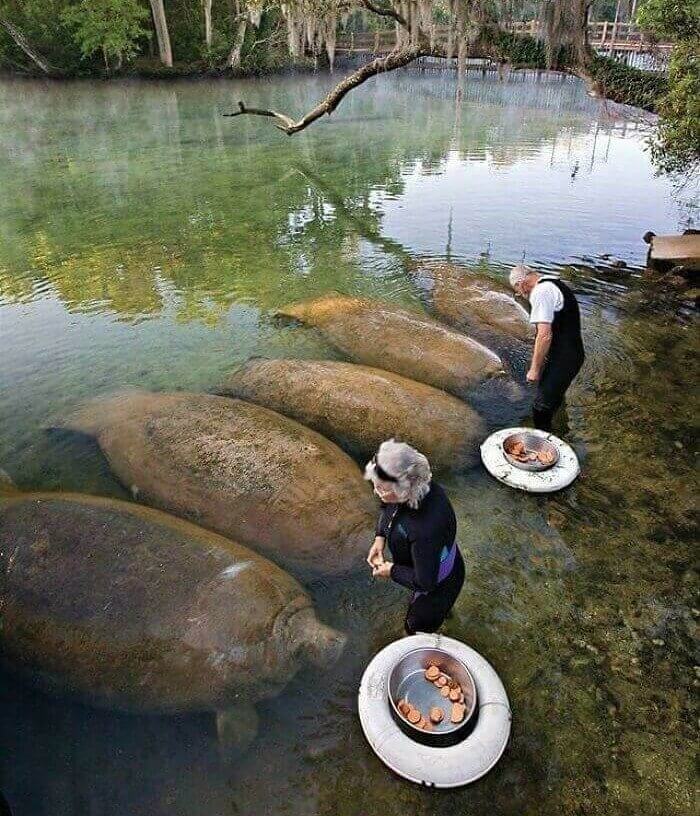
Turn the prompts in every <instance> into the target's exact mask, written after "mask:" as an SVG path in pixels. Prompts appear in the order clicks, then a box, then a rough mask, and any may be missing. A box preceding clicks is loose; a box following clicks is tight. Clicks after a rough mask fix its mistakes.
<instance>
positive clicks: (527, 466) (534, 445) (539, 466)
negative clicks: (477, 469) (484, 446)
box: [503, 431, 559, 472]
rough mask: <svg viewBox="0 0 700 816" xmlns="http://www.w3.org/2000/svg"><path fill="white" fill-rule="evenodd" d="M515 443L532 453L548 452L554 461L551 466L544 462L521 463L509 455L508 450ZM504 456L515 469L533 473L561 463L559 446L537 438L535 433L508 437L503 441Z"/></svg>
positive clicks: (523, 433) (515, 434) (522, 433)
mask: <svg viewBox="0 0 700 816" xmlns="http://www.w3.org/2000/svg"><path fill="white" fill-rule="evenodd" d="M515 442H522V443H523V444H524V445H525V447H526V448H528V449H529V450H531V451H537V452H538V451H545V450H546V451H548V452H549V453H551V454H552V455H553V456H554V459H553V461H552V462H551V464H549V465H545V464H543V463H542V462H539V461H537V462H521V461H520V460H519V459H516V458H515V457H514V456H511V455H510V454H509V453H508V450H507V449H508V448H510V447H511V446H512V445H513V444H514V443H515ZM503 455H504V456H505V457H506V460H507V461H508V462H510V464H511V465H513V467H516V468H520V470H530V471H533V472H538V471H542V470H549V469H550V468H553V467H554V465H556V463H557V462H558V461H559V451H558V450H557V446H556V445H554V444H552V442H550V441H549V440H547V439H542V438H541V437H539V436H536V435H535V434H533V433H527V431H525V432H520V433H514V434H511V435H510V436H507V437H506V438H505V439H504V440H503Z"/></svg>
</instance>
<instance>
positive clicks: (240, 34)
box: [226, 17, 248, 70]
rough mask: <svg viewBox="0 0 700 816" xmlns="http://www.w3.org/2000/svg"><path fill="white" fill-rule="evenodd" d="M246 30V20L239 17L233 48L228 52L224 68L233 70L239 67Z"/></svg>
mask: <svg viewBox="0 0 700 816" xmlns="http://www.w3.org/2000/svg"><path fill="white" fill-rule="evenodd" d="M247 28H248V18H247V17H241V18H240V19H239V20H238V26H237V28H236V35H235V36H234V38H233V47H232V48H231V50H230V51H229V54H228V57H227V58H226V67H227V68H233V69H234V70H235V69H237V68H240V67H241V52H242V51H243V43H244V41H245V33H246V30H247Z"/></svg>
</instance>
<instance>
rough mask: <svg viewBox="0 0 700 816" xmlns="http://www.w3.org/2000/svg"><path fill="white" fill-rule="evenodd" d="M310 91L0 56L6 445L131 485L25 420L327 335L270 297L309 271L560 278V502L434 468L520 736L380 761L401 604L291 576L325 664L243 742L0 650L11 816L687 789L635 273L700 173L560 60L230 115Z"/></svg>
mask: <svg viewBox="0 0 700 816" xmlns="http://www.w3.org/2000/svg"><path fill="white" fill-rule="evenodd" d="M328 84H329V81H328V80H327V79H326V78H303V79H300V78H298V77H297V78H276V79H273V80H259V81H254V82H235V83H234V82H195V83H185V82H183V83H143V82H139V83H136V82H134V83H126V82H125V83H113V84H94V83H89V82H80V83H74V84H72V83H63V84H54V83H39V82H24V81H19V82H17V81H7V80H5V81H2V82H0V153H1V159H0V190H2V195H1V196H0V466H2V467H3V468H4V469H5V470H7V471H8V472H9V473H10V474H11V475H12V477H13V478H14V479H15V481H16V482H17V483H18V484H19V485H20V486H22V487H24V488H27V489H30V488H50V489H63V490H83V491H86V492H93V493H100V494H104V495H113V496H120V497H127V495H126V493H125V491H124V490H123V489H122V488H121V487H120V486H119V485H118V484H117V483H116V482H115V481H114V479H113V478H112V477H111V475H110V473H109V469H108V467H107V465H106V463H105V461H104V460H103V459H102V457H101V456H100V454H99V452H98V451H97V450H96V449H95V448H94V446H91V445H86V444H85V443H84V442H81V441H80V440H76V439H74V438H70V437H65V436H61V435H57V434H48V433H46V430H45V429H46V427H47V426H49V425H51V423H52V422H53V421H54V420H55V419H56V418H58V417H60V416H62V415H64V414H65V413H67V412H68V411H70V410H72V409H73V408H74V407H75V406H76V405H78V404H79V403H80V402H81V401H82V400H84V399H86V398H89V397H92V396H94V395H97V394H103V393H110V392H113V391H115V390H118V389H121V388H128V387H134V386H136V387H142V388H151V389H185V390H206V389H210V388H213V387H215V386H216V384H217V382H218V381H219V380H220V379H221V377H222V376H223V375H224V374H225V372H226V371H228V370H229V369H230V368H231V367H233V366H234V365H236V364H237V363H239V362H241V361H243V360H245V359H248V358H249V357H250V356H252V355H268V356H291V357H337V354H336V353H335V352H334V351H333V350H332V349H330V348H329V347H327V346H326V345H325V344H324V343H323V341H322V340H321V339H320V338H319V337H318V336H316V335H315V334H313V332H309V331H306V330H304V329H301V328H294V327H284V326H279V325H277V324H276V322H275V321H274V320H272V319H271V312H272V310H274V309H275V308H276V307H278V306H281V305H283V304H285V303H286V302H289V301H292V300H294V299H297V298H301V297H311V296H314V295H318V294H322V293H325V292H328V291H341V292H344V293H348V294H362V295H366V296H371V297H376V298H382V299H386V300H391V301H395V302H398V303H401V304H403V305H406V306H410V307H413V308H417V309H420V308H424V292H423V291H422V290H421V287H420V286H419V285H418V284H419V281H417V279H416V277H415V276H414V275H413V274H412V273H411V272H412V269H413V268H414V266H415V263H416V261H417V260H418V261H419V260H420V259H424V258H428V259H441V260H451V261H452V262H454V263H459V264H464V265H467V266H472V267H478V268H479V269H480V270H481V271H484V272H487V273H489V274H492V275H494V276H504V275H505V274H506V271H507V267H508V265H509V264H511V263H514V262H518V261H520V260H521V259H523V258H525V259H526V260H527V262H528V263H530V264H532V265H535V266H538V267H541V268H544V269H556V270H557V271H560V272H561V273H562V274H563V275H564V277H565V278H566V279H568V280H570V281H571V282H572V284H573V285H574V287H575V288H576V289H577V291H578V293H579V295H580V300H581V303H582V308H583V313H584V332H585V337H586V345H587V349H588V361H587V364H586V367H585V369H584V371H583V372H582V375H581V376H580V377H579V379H578V380H577V382H576V383H575V385H574V386H573V388H572V389H571V391H570V396H569V401H568V411H567V415H566V422H567V423H568V431H567V434H568V438H569V439H570V440H571V441H572V442H573V444H574V445H575V447H576V449H577V451H578V453H579V455H580V456H581V458H582V461H583V474H584V475H583V478H582V479H581V480H579V481H578V482H577V484H576V485H575V486H574V487H573V488H571V489H570V490H568V491H566V492H565V493H563V494H561V495H557V496H555V497H551V498H537V497H533V496H527V495H520V494H516V493H515V492H513V491H510V490H509V489H507V488H505V487H503V486H501V485H499V484H497V483H496V482H495V481H493V480H491V479H490V478H489V477H487V476H486V475H485V474H484V473H483V472H482V471H481V470H480V469H476V470H474V471H473V472H470V473H468V474H465V475H463V476H458V477H454V478H452V479H450V480H448V481H447V482H446V487H447V489H448V491H449V493H450V496H451V498H452V499H453V501H454V503H455V506H456V509H457V513H458V517H459V524H460V528H459V540H460V544H461V547H462V550H463V553H464V555H465V560H466V562H467V569H468V577H467V583H466V585H465V589H464V591H463V593H462V595H461V597H460V599H459V601H458V604H457V607H456V609H455V616H454V617H453V618H452V619H451V620H450V621H449V622H448V623H447V624H446V626H445V631H446V632H447V633H448V634H450V635H453V636H455V637H458V638H460V639H462V640H464V641H466V642H468V643H470V644H471V645H473V646H474V647H475V648H477V649H478V650H480V651H482V652H483V653H484V654H485V655H486V656H487V657H488V658H489V660H491V661H492V662H493V664H494V666H495V667H496V669H497V670H498V672H499V673H500V674H501V676H502V678H503V680H504V682H505V684H506V687H507V689H508V692H509V694H510V697H511V701H512V706H513V710H514V728H513V738H512V743H511V745H510V747H509V749H508V751H507V752H506V754H505V756H504V758H503V760H502V761H501V763H500V764H499V765H498V767H497V768H496V769H495V770H494V771H493V772H492V773H491V774H490V775H489V776H488V777H487V778H486V779H484V780H483V781H481V782H479V783H478V784H476V785H474V786H472V787H470V788H467V789H464V790H461V791H457V792H449V793H447V792H434V791H432V792H430V791H423V790H420V789H417V788H415V787H413V786H411V785H409V784H408V783H404V782H402V781H400V780H398V779H396V778H394V777H393V776H392V775H391V774H390V773H389V772H388V771H387V770H386V769H385V768H384V767H383V766H382V765H381V764H380V763H379V761H378V760H377V759H376V758H375V757H374V755H373V754H372V752H371V751H370V749H369V748H368V747H367V745H366V744H365V742H364V739H363V737H362V735H361V732H360V728H359V724H358V722H357V718H356V714H355V696H356V693H357V686H358V682H359V678H360V675H361V671H362V667H363V666H364V665H365V664H366V662H367V660H368V659H369V658H370V656H371V655H372V654H373V653H374V652H376V651H377V650H378V649H379V648H381V647H382V646H383V645H384V644H385V643H387V642H388V641H390V640H391V639H393V638H394V637H396V636H398V635H399V634H400V632H401V621H402V615H403V610H404V606H405V601H406V597H405V596H404V594H403V593H402V591H401V590H400V589H399V588H396V587H391V586H384V585H380V586H377V585H376V584H373V583H372V582H371V581H370V580H369V579H368V578H367V577H366V576H364V575H361V576H358V577H356V578H353V579H351V580H348V581H345V582H338V583H325V582H320V581H319V582H316V583H315V584H314V585H312V586H311V591H312V593H313V594H314V597H315V600H316V603H317V606H318V607H319V609H320V614H321V616H322V617H323V618H324V619H325V620H326V621H328V622H330V623H333V624H334V625H336V626H338V627H340V628H342V629H344V630H346V631H348V632H349V633H350V644H349V647H348V650H347V653H346V656H345V657H344V658H343V661H342V663H341V665H340V666H338V667H337V669H335V670H333V672H331V673H329V674H327V675H313V676H312V677H310V676H309V675H308V674H305V675H303V676H300V677H298V678H297V679H295V680H294V681H293V682H292V683H291V684H290V686H289V687H288V689H287V690H286V691H285V693H284V694H283V695H281V696H280V697H279V698H278V699H276V700H273V701H271V702H268V703H265V704H263V705H262V706H260V712H261V722H262V727H261V734H260V736H259V738H258V740H257V741H256V742H255V744H254V746H253V748H252V749H251V751H250V752H249V754H248V755H247V756H246V758H245V759H244V760H240V761H237V762H235V763H231V762H228V761H226V760H225V758H224V759H222V757H221V756H220V754H219V752H218V750H217V745H216V736H215V729H214V725H213V719H212V718H211V717H209V716H205V715H202V716H196V717H176V718H160V717H136V716H127V715H120V714H115V713H109V712H104V711H96V710H93V709H89V708H87V707H83V706H81V705H79V704H75V703H71V702H69V701H67V700H52V699H50V698H47V697H44V696H42V695H40V694H39V693H37V692H35V691H33V690H32V689H30V688H28V687H26V686H22V685H20V684H18V683H17V682H16V681H14V680H13V679H11V678H10V677H5V676H3V677H2V678H1V679H2V685H1V686H0V694H1V695H2V698H1V699H0V734H1V738H2V754H1V755H0V786H1V787H2V789H3V790H4V792H5V795H6V796H7V798H8V799H9V801H10V803H11V804H12V805H13V808H14V810H15V812H16V813H17V814H25V813H27V814H30V815H31V816H78V814H81V816H82V814H90V816H92V815H93V814H99V816H123V815H124V814H129V815H130V816H132V815H133V816H141V815H142V814H143V816H158V815H159V814H168V815H169V816H177V814H183V816H184V814H188V816H190V815H191V814H202V816H204V815H205V814H206V816H219V815H220V816H233V814H252V813H275V814H277V813H279V814H295V815H296V814H323V816H326V814H327V815H328V816H331V814H334V815H335V814H341V816H345V815H346V814H347V816H351V815H352V816H355V814H357V816H360V814H370V813H371V814H374V813H380V812H381V813H384V814H386V815H387V816H391V815H392V814H396V815H397V816H398V815H399V814H405V813H407V812H408V813H415V814H432V813H438V812H456V813H466V812H472V811H473V812H480V813H487V812H488V813H493V814H498V816H501V814H503V816H505V815H506V814H518V816H522V814H533V815H534V814H542V813H562V814H611V813H615V814H618V813H619V814H627V813H629V814H633V813H634V814H659V815H660V816H661V814H663V816H681V814H683V815H684V814H688V813H690V812H691V804H692V800H691V784H692V770H691V767H692V763H691V745H692V744H693V739H694V736H695V728H696V724H697V712H694V709H693V696H692V694H691V691H692V688H693V687H692V683H693V679H694V674H693V671H694V670H693V665H694V664H693V658H692V654H691V647H692V633H693V626H694V615H696V614H697V612H696V610H693V609H692V607H691V602H690V595H691V592H692V590H693V588H694V582H693V576H692V573H691V572H690V571H689V569H688V562H689V553H690V546H691V542H692V541H693V540H694V533H695V529H694V527H693V523H692V520H693V515H692V511H693V506H694V502H695V500H696V494H695V490H694V484H695V481H694V478H693V477H694V475H695V471H694V469H693V467H694V462H695V460H694V458H693V456H694V453H693V444H694V439H695V434H696V430H697V429H696V423H695V417H696V416H697V408H698V406H697V400H696V399H695V396H694V394H695V392H694V390H693V387H694V386H695V384H696V383H697V359H698V344H697V326H696V324H695V323H694V318H693V315H692V313H691V312H690V310H689V309H688V308H686V306H685V305H684V301H683V298H680V300H679V299H678V298H677V297H671V296H666V295H665V294H662V293H659V292H658V291H657V290H656V289H655V288H654V287H653V286H651V285H650V284H649V283H648V282H646V281H645V280H644V278H643V277H642V275H641V270H640V267H641V265H642V263H643V259H644V250H645V246H644V244H642V242H641V240H640V239H641V235H642V234H643V233H644V232H645V231H646V230H647V229H653V230H654V231H656V232H657V233H663V232H673V231H676V230H678V229H679V228H684V227H685V226H688V225H691V224H692V223H693V219H694V218H696V217H697V203H696V200H695V199H694V196H693V191H692V190H688V189H687V188H686V189H684V190H682V191H680V192H678V191H675V192H674V189H673V188H672V187H671V185H670V184H669V182H668V181H667V180H664V179H659V178H656V177H654V174H653V169H652V167H651V165H650V162H649V159H648V156H647V154H646V152H645V149H644V145H645V139H646V135H647V133H646V130H645V128H644V126H643V125H640V124H638V123H636V122H634V121H629V120H628V119H627V118H624V117H622V115H621V114H620V112H619V110H618V109H617V108H615V107H613V106H610V107H607V106H605V105H603V104H601V103H600V102H597V101H594V100H591V99H589V98H588V97H587V96H586V95H585V92H584V89H583V87H582V86H581V85H580V83H578V82H577V81H573V80H570V79H566V80H562V79H560V78H552V77H546V76H542V77H540V78H539V79H537V80H535V79H534V78H533V77H516V78H514V79H512V80H510V81H508V82H504V83H499V82H498V81H496V80H493V79H488V78H486V79H482V78H480V77H478V78H471V77H470V81H469V83H468V85H467V87H466V89H465V92H464V96H463V98H462V100H461V102H460V103H456V102H455V85H454V77H453V76H452V75H443V74H429V75H421V74H418V73H404V74H403V75H401V76H391V77H381V78H378V79H377V80H374V81H372V82H371V83H368V84H367V85H366V86H365V87H363V89H362V90H361V91H360V92H358V93H356V94H355V95H353V96H352V97H350V98H349V99H348V100H346V102H345V103H344V104H343V106H342V108H341V110H340V111H338V113H337V115H335V116H334V117H333V118H332V119H330V120H324V121H322V122H320V123H319V124H318V125H317V126H315V127H313V128H311V129H310V130H308V131H307V132H305V133H302V134H299V135H298V136H295V137H294V138H292V139H289V138H287V137H285V136H283V135H282V134H280V133H279V132H278V131H277V130H275V129H274V127H272V126H271V125H270V122H269V121H267V120H260V119H253V118H249V117H240V118H237V119H225V118H223V117H222V116H221V115H220V114H221V112H223V111H226V110H230V109H231V108H232V107H233V106H234V105H235V102H236V100H237V99H238V98H244V99H245V100H246V101H247V102H248V103H249V104H257V105H261V106H266V107H267V106H271V107H274V108H278V109H280V110H285V111H289V112H298V113H300V112H302V111H303V110H305V109H306V108H308V107H309V106H310V105H311V104H312V103H313V102H314V101H315V100H316V99H317V98H318V97H319V96H320V95H321V94H322V93H323V92H324V90H325V89H326V88H327V86H328ZM607 255H611V256H613V257H614V258H618V259H621V260H623V261H625V262H626V264H627V268H626V269H625V270H623V271H620V270H619V269H615V268H614V267H613V266H612V265H611V264H610V262H609V259H608V258H606V257H604V256H607ZM319 698H320V700H321V702H320V704H319ZM319 712H320V713H319Z"/></svg>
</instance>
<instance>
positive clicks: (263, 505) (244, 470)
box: [64, 392, 375, 574]
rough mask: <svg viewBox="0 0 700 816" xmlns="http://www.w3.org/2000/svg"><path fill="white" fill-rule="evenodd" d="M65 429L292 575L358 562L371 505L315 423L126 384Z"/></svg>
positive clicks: (147, 491) (121, 474) (143, 485)
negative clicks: (121, 391) (83, 436)
mask: <svg viewBox="0 0 700 816" xmlns="http://www.w3.org/2000/svg"><path fill="white" fill-rule="evenodd" d="M64 427H68V428H72V429H74V430H78V431H82V432H84V433H87V434H90V435H92V436H94V437H95V438H96V439H97V441H98V443H99V445H100V447H101V448H102V450H103V452H104V454H105V456H106V457H107V459H108V461H109V463H110V465H111V467H112V470H113V471H114V473H115V474H116V476H117V477H118V478H119V479H120V481H121V482H122V483H123V484H124V485H126V486H127V487H130V488H131V489H132V491H134V492H135V494H136V495H137V496H138V497H139V498H141V499H144V500H145V501H146V502H147V503H148V504H154V505H156V506H158V507H161V508H162V509H165V510H169V511H172V512H174V513H176V514H177V515H180V516H185V517H188V518H190V519H192V520H193V521H197V522H198V523H201V524H202V525H203V526H205V527H208V528H209V529H211V530H216V531H217V532H219V533H221V534H222V535H226V536H229V537H230V538H233V539H235V540H236V541H241V542H242V543H244V544H247V545H249V546H251V547H253V548H254V549H256V550H259V551H261V552H262V553H263V554H265V555H266V556H268V557H269V558H272V560H273V561H276V562H277V563H279V564H282V565H284V566H288V567H293V568H294V569H295V570H297V571H298V572H300V573H302V574H305V573H306V572H307V571H308V572H314V573H320V574H341V573H344V572H347V571H348V570H349V569H352V568H353V567H359V566H361V565H362V564H363V563H364V560H363V556H364V553H365V550H366V548H367V542H368V541H370V540H371V538H372V535H373V529H374V523H373V522H374V513H375V510H374V507H375V505H374V501H373V499H372V497H371V494H370V491H369V489H368V487H367V483H366V482H365V481H364V480H363V478H362V473H361V472H360V470H359V468H358V467H357V465H356V464H355V463H354V462H353V461H352V459H350V457H349V456H347V454H345V453H343V451H341V450H340V449H339V448H338V447H336V446H335V445H334V444H333V443H332V442H330V441H329V440H327V439H325V438H324V437H323V436H321V435H320V434H318V433H316V432H315V431H312V430H309V429H308V428H305V427H303V426H302V425H300V424H299V423H298V422H294V420H291V419H289V418H288V417H284V416H281V415H280V414H277V413H275V412H274V411H270V410H268V409H266V408H261V407H260V406H258V405H252V404H250V403H247V402H242V401H241V400H232V399H227V398H225V397H215V396H207V395H205V394H186V393H177V394H153V393H148V392H130V393H127V394H120V395H117V396H114V397H111V398H107V399H99V400H94V401H92V402H90V403H88V404H87V405H86V406H85V407H84V408H83V409H82V410H80V411H78V413H77V414H76V415H75V416H74V417H72V418H71V419H69V421H68V422H67V423H65V425H64Z"/></svg>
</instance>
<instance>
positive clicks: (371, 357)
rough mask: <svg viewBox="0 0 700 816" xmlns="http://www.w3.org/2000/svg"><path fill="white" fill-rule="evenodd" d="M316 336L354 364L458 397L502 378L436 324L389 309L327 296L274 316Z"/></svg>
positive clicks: (477, 351)
mask: <svg viewBox="0 0 700 816" xmlns="http://www.w3.org/2000/svg"><path fill="white" fill-rule="evenodd" d="M277 314H278V316H280V317H285V318H293V319H295V320H299V321H301V322H302V323H305V324H307V325H309V326H313V327H315V328H316V329H318V330H320V331H321V332H322V334H323V335H324V336H325V338H326V339H327V340H328V341H329V342H330V343H331V344H332V345H333V346H335V347H336V348H337V349H339V350H340V351H342V352H343V353H344V354H345V355H347V357H349V358H350V359H351V360H352V361H353V362H356V363H362V364H364V365H368V366H374V367H376V368H382V369H385V370H386V371H393V372H395V373H396V374H402V375H403V376H404V377H409V378H411V379H413V380H418V381H419V382H423V383H426V384H427V385H432V386H435V388H441V389H442V390H443V391H449V392H450V393H452V394H455V395H456V396H458V397H463V396H465V394H466V393H467V392H468V391H469V389H470V388H471V387H472V386H473V385H475V384H476V383H478V382H480V381H481V380H484V379H486V378H488V377H491V376H493V375H495V374H500V373H502V372H503V363H502V362H501V359H500V357H499V356H498V355H497V354H495V353H494V352H493V351H491V350H490V349H488V348H486V346H483V345H481V343H478V342H477V341H476V340H474V339H473V338H471V337H468V336H467V335H465V334H462V333H461V332H458V331H455V330H454V329H452V328H450V327H448V326H445V325H443V324H442V323H439V322H438V321H437V320H433V319H432V318H430V317H428V316H426V315H424V314H418V313H415V312H411V311H408V310H406V309H401V308H399V307H398V306H394V305H393V304H389V303H379V302H377V301H370V300H362V299H360V298H353V297H345V296H344V295H335V294H333V295H328V296H326V297H321V298H317V299H316V300H310V301H304V302H302V303H295V304H293V305H291V306H287V307H284V308H282V309H280V310H279V311H278V312H277Z"/></svg>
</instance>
